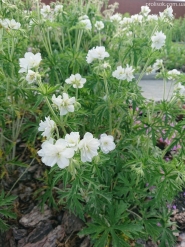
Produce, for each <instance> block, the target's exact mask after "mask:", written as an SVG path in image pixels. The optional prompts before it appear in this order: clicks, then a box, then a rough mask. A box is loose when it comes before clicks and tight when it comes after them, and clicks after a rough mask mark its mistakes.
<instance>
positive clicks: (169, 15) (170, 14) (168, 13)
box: [159, 6, 174, 20]
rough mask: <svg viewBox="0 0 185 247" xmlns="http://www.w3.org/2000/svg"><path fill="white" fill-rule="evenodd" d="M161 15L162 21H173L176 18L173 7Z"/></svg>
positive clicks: (160, 13)
mask: <svg viewBox="0 0 185 247" xmlns="http://www.w3.org/2000/svg"><path fill="white" fill-rule="evenodd" d="M159 15H160V17H161V18H162V19H164V18H167V19H170V20H172V19H173V18H174V16H173V9H172V6H170V7H167V8H166V9H165V10H164V11H163V12H159Z"/></svg>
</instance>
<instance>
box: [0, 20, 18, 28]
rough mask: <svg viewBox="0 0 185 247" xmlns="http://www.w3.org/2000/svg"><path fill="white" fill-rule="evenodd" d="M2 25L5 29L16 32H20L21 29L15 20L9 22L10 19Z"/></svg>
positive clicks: (2, 22)
mask: <svg viewBox="0 0 185 247" xmlns="http://www.w3.org/2000/svg"><path fill="white" fill-rule="evenodd" d="M1 25H2V26H3V27H4V28H10V29H14V30H18V29H20V27H21V24H20V23H19V22H16V21H15V20H14V19H12V20H9V19H4V20H2V21H1Z"/></svg>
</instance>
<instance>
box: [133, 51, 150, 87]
mask: <svg viewBox="0 0 185 247" xmlns="http://www.w3.org/2000/svg"><path fill="white" fill-rule="evenodd" d="M149 62H150V55H149V57H148V59H147V61H146V63H145V66H144V68H143V70H142V71H141V73H140V75H139V77H138V79H137V82H136V83H137V84H138V83H139V82H140V80H141V78H142V77H143V75H144V73H145V71H146V68H147V66H148V64H149Z"/></svg>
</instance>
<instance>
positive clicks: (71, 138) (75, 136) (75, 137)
mask: <svg viewBox="0 0 185 247" xmlns="http://www.w3.org/2000/svg"><path fill="white" fill-rule="evenodd" d="M65 141H66V143H67V145H68V147H70V148H73V149H74V151H77V150H78V143H79V141H80V135H79V132H71V133H70V134H66V136H65Z"/></svg>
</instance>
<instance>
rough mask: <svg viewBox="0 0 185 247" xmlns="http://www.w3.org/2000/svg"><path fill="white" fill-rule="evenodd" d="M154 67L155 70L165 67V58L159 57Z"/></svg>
mask: <svg viewBox="0 0 185 247" xmlns="http://www.w3.org/2000/svg"><path fill="white" fill-rule="evenodd" d="M152 67H153V72H155V71H157V70H158V69H161V68H162V67H163V60H162V59H157V60H156V62H155V63H154V64H153V66H152Z"/></svg>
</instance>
